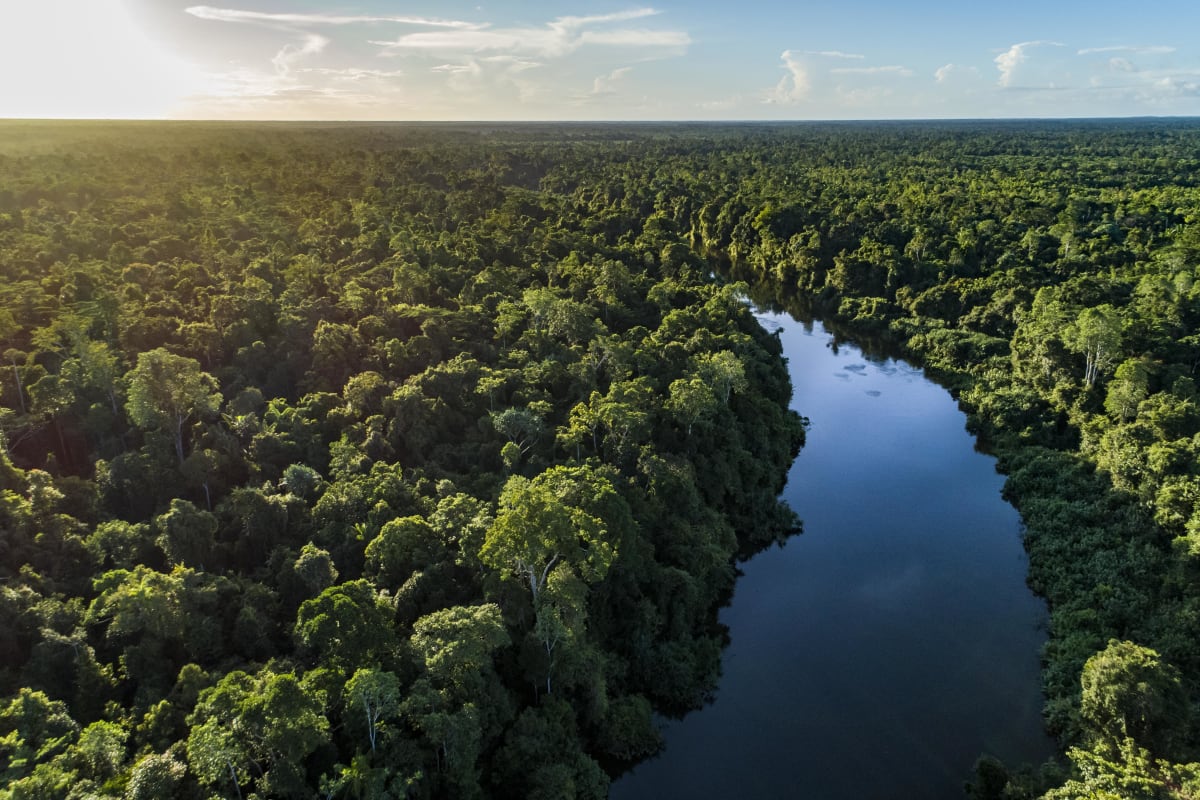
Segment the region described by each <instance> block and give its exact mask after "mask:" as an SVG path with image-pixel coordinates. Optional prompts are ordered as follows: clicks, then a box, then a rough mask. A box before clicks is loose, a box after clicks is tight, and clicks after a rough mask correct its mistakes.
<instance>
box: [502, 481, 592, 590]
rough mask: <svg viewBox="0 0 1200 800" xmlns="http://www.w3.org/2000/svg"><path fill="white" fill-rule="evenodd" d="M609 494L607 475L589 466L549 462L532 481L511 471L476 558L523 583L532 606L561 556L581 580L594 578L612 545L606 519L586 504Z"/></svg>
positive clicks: (505, 575)
mask: <svg viewBox="0 0 1200 800" xmlns="http://www.w3.org/2000/svg"><path fill="white" fill-rule="evenodd" d="M613 494H615V491H614V489H613V487H612V484H611V483H610V482H609V481H608V479H607V478H605V477H603V476H602V475H600V474H598V473H597V472H595V470H593V469H592V468H591V467H551V468H550V469H548V470H546V471H545V472H543V473H541V474H540V475H538V476H537V477H535V478H534V479H533V480H528V479H526V478H524V477H521V476H519V475H514V476H513V477H511V478H509V479H508V481H507V482H506V483H505V485H504V489H503V490H502V491H501V493H500V505H499V511H498V513H497V515H496V521H495V522H494V523H493V524H492V528H491V530H489V531H488V535H487V539H486V540H485V541H484V544H483V549H482V550H481V551H480V554H479V556H480V559H481V560H482V561H483V562H484V563H485V564H487V565H488V566H490V567H492V568H493V569H496V570H498V571H499V572H500V574H501V576H503V577H505V578H511V579H516V580H520V581H522V582H524V583H525V585H527V586H528V587H529V592H530V596H531V599H532V600H533V603H534V606H535V607H536V606H537V601H538V595H539V594H540V592H541V590H542V587H543V586H544V585H545V584H546V580H547V578H548V577H549V575H550V571H551V570H552V569H554V566H555V565H556V564H558V563H559V561H560V560H561V561H563V562H565V563H567V564H569V565H570V566H571V567H572V569H573V570H575V571H576V573H577V574H579V575H580V577H582V578H583V579H584V580H586V581H588V582H595V581H598V580H600V579H601V578H603V577H604V575H605V573H607V572H608V568H609V566H611V564H612V562H613V559H614V558H616V548H615V546H614V544H613V542H612V541H610V537H609V535H608V530H607V528H606V527H605V523H604V521H603V520H602V519H600V518H598V517H597V516H595V515H594V514H592V513H590V512H589V511H588V507H594V506H595V505H596V504H599V503H602V502H603V501H604V498H605V496H606V495H613Z"/></svg>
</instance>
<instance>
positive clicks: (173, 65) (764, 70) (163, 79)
mask: <svg viewBox="0 0 1200 800" xmlns="http://www.w3.org/2000/svg"><path fill="white" fill-rule="evenodd" d="M1142 9H1144V10H1142ZM1198 31H1200V3H1196V2H1177V0H1165V2H1158V3H1155V4H1146V5H1144V6H1141V7H1138V6H1135V5H1134V4H1132V3H1128V2H1120V3H1118V2H1110V1H1109V0H1101V1H1100V2H1092V3H1080V2H1060V3H1053V2H1039V3H1033V2H1025V0H1013V2H1008V3H1004V4H1000V3H978V2H957V3H952V2H936V1H935V0H924V1H923V2H907V3H905V2H887V3H885V2H877V1H876V0H843V1H842V2H825V1H824V0H822V1H821V2H788V3H784V2H779V3H777V2H761V1H760V0H742V1H741V2H703V1H701V2H680V1H679V0H665V1H664V2H655V3H647V4H642V3H637V2H632V3H625V2H613V1H611V0H585V1H583V2H569V3H567V2H557V3H551V2H522V3H511V2H508V3H489V2H482V3H470V2H453V1H449V2H406V1H405V0H209V3H205V4H199V3H196V2H194V0H193V1H189V0H184V1H183V2H177V1H176V0H0V117H139V118H144V117H149V118H157V117H169V118H210V119H211V118H221V119H395V120H408V119H412V120H420V119H434V120H472V119H516V120H521V119H530V120H544V119H551V120H553V119H579V120H591V119H612V120H625V119H630V120H633V119H667V120H669V119H892V118H945V117H952V118H962V117H972V118H973V117H1094V116H1132V115H1200V35H1197V32H1198Z"/></svg>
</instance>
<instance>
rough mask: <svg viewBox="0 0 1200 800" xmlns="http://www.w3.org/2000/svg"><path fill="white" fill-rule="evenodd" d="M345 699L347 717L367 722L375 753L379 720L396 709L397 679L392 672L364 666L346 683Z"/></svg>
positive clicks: (398, 695)
mask: <svg viewBox="0 0 1200 800" xmlns="http://www.w3.org/2000/svg"><path fill="white" fill-rule="evenodd" d="M345 698H346V713H347V715H348V717H350V718H352V719H355V720H360V719H362V720H365V721H366V728H367V741H369V742H370V743H371V752H372V753H374V752H375V739H376V737H377V735H378V733H379V724H380V722H381V721H382V720H384V719H385V718H387V717H391V716H393V715H394V714H395V713H396V712H397V711H398V710H399V707H400V682H399V681H398V680H397V679H396V676H395V675H394V674H393V673H391V672H384V671H382V670H378V669H370V668H363V669H360V670H358V671H357V672H355V673H354V675H353V677H351V678H350V680H349V681H347V682H346V691H345Z"/></svg>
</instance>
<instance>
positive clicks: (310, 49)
mask: <svg viewBox="0 0 1200 800" xmlns="http://www.w3.org/2000/svg"><path fill="white" fill-rule="evenodd" d="M328 44H329V40H328V39H326V38H325V37H324V36H318V35H317V34H315V33H310V34H306V35H305V37H304V39H303V41H302V42H301V43H300V44H299V45H295V44H285V45H284V46H283V48H282V49H281V50H280V51H279V52H278V53H276V54H275V57H274V58H272V59H271V63H272V64H274V65H275V69H276V71H278V72H279V74H280V75H287V74H288V73H289V72H291V70H292V64H294V63H295V62H297V61H299V60H301V59H302V58H304V57H305V56H312V55H316V54H317V53H320V52H321V51H322V50H324V49H325V47H326V46H327V45H328Z"/></svg>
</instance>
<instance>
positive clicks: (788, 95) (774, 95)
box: [763, 50, 812, 105]
mask: <svg viewBox="0 0 1200 800" xmlns="http://www.w3.org/2000/svg"><path fill="white" fill-rule="evenodd" d="M801 55H803V53H798V52H796V51H795V50H784V51H783V54H782V55H780V56H779V57H780V58H781V59H782V60H783V64H782V65H781V66H782V67H783V68H784V70H786V74H785V75H784V76H783V77H782V78H780V79H779V83H777V84H776V85H775V87H774V88H773V89H770V90H768V91H767V93H766V95H765V97H764V98H763V101H764V102H766V103H773V104H778V105H794V104H795V103H799V102H800V101H802V100H804V98H806V97H808V94H809V92H810V91H811V90H812V78H811V76H810V74H809V69H808V66H807V65H806V64H805V63H804V61H803V60H802V59H801V58H800V56H801Z"/></svg>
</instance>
